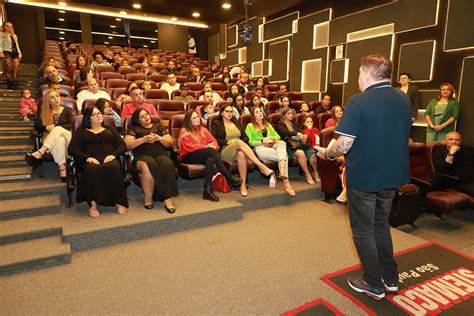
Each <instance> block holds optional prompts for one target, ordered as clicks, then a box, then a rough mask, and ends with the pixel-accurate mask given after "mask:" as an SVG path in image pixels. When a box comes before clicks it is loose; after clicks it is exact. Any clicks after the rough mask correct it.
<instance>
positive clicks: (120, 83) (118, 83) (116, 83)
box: [105, 79, 128, 89]
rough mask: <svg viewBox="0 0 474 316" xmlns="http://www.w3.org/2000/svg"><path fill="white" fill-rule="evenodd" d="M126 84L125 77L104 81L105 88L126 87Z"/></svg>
mask: <svg viewBox="0 0 474 316" xmlns="http://www.w3.org/2000/svg"><path fill="white" fill-rule="evenodd" d="M127 85H128V80H125V79H108V80H106V81H105V88H106V89H113V88H126V87H127Z"/></svg>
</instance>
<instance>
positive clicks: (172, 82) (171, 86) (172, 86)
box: [160, 73, 180, 100]
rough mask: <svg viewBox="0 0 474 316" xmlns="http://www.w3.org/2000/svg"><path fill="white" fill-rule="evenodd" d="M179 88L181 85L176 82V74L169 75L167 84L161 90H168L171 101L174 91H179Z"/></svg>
mask: <svg viewBox="0 0 474 316" xmlns="http://www.w3.org/2000/svg"><path fill="white" fill-rule="evenodd" d="M179 87H180V84H179V83H177V82H176V75H175V74H174V73H169V74H168V78H167V79H166V82H165V83H163V84H162V85H161V87H160V89H163V90H166V92H168V96H169V99H170V100H171V94H172V93H173V91H176V90H179Z"/></svg>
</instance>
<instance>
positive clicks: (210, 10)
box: [66, 0, 305, 25]
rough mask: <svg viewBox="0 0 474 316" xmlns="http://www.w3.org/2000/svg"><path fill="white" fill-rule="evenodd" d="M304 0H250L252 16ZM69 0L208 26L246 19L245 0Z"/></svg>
mask: <svg viewBox="0 0 474 316" xmlns="http://www.w3.org/2000/svg"><path fill="white" fill-rule="evenodd" d="M304 1H305V0H250V2H251V5H250V7H249V16H250V17H252V16H269V15H272V14H274V13H276V12H278V11H282V10H285V9H286V8H289V7H291V6H294V5H297V4H299V3H302V2H304ZM66 2H72V3H77V4H87V5H96V6H102V7H110V8H118V9H124V10H127V11H130V12H136V13H153V14H160V15H166V16H173V17H177V18H184V19H191V20H196V21H200V22H204V23H206V24H207V25H211V24H214V23H230V22H234V21H236V20H241V19H244V18H245V11H244V0H206V1H203V0H67V1H66ZM224 2H228V3H230V4H231V5H232V7H231V8H230V9H229V10H225V9H223V8H222V4H223V3H224ZM134 3H139V4H141V6H142V7H141V9H139V10H136V9H134V8H133V7H132V5H133V4H134ZM193 12H199V13H200V14H201V16H200V17H199V18H193V16H192V13H193Z"/></svg>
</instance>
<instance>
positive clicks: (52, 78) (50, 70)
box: [40, 66, 71, 86]
mask: <svg viewBox="0 0 474 316" xmlns="http://www.w3.org/2000/svg"><path fill="white" fill-rule="evenodd" d="M44 75H45V77H43V78H42V79H41V80H40V84H49V83H52V82H54V83H59V84H63V85H67V86H70V85H71V79H69V78H68V77H65V76H63V75H62V74H60V73H59V72H58V70H57V69H56V68H55V67H54V66H47V67H45V68H44Z"/></svg>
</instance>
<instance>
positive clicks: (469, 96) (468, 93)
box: [458, 57, 474, 146]
mask: <svg viewBox="0 0 474 316" xmlns="http://www.w3.org/2000/svg"><path fill="white" fill-rule="evenodd" d="M472 87H474V57H469V58H466V59H464V65H463V72H462V77H461V87H460V93H459V103H460V107H461V114H460V117H459V121H458V131H459V132H460V133H461V134H462V137H463V143H465V144H469V145H471V146H474V124H472V122H473V121H472V118H473V117H474V107H473V105H474V89H473V88H472Z"/></svg>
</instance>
